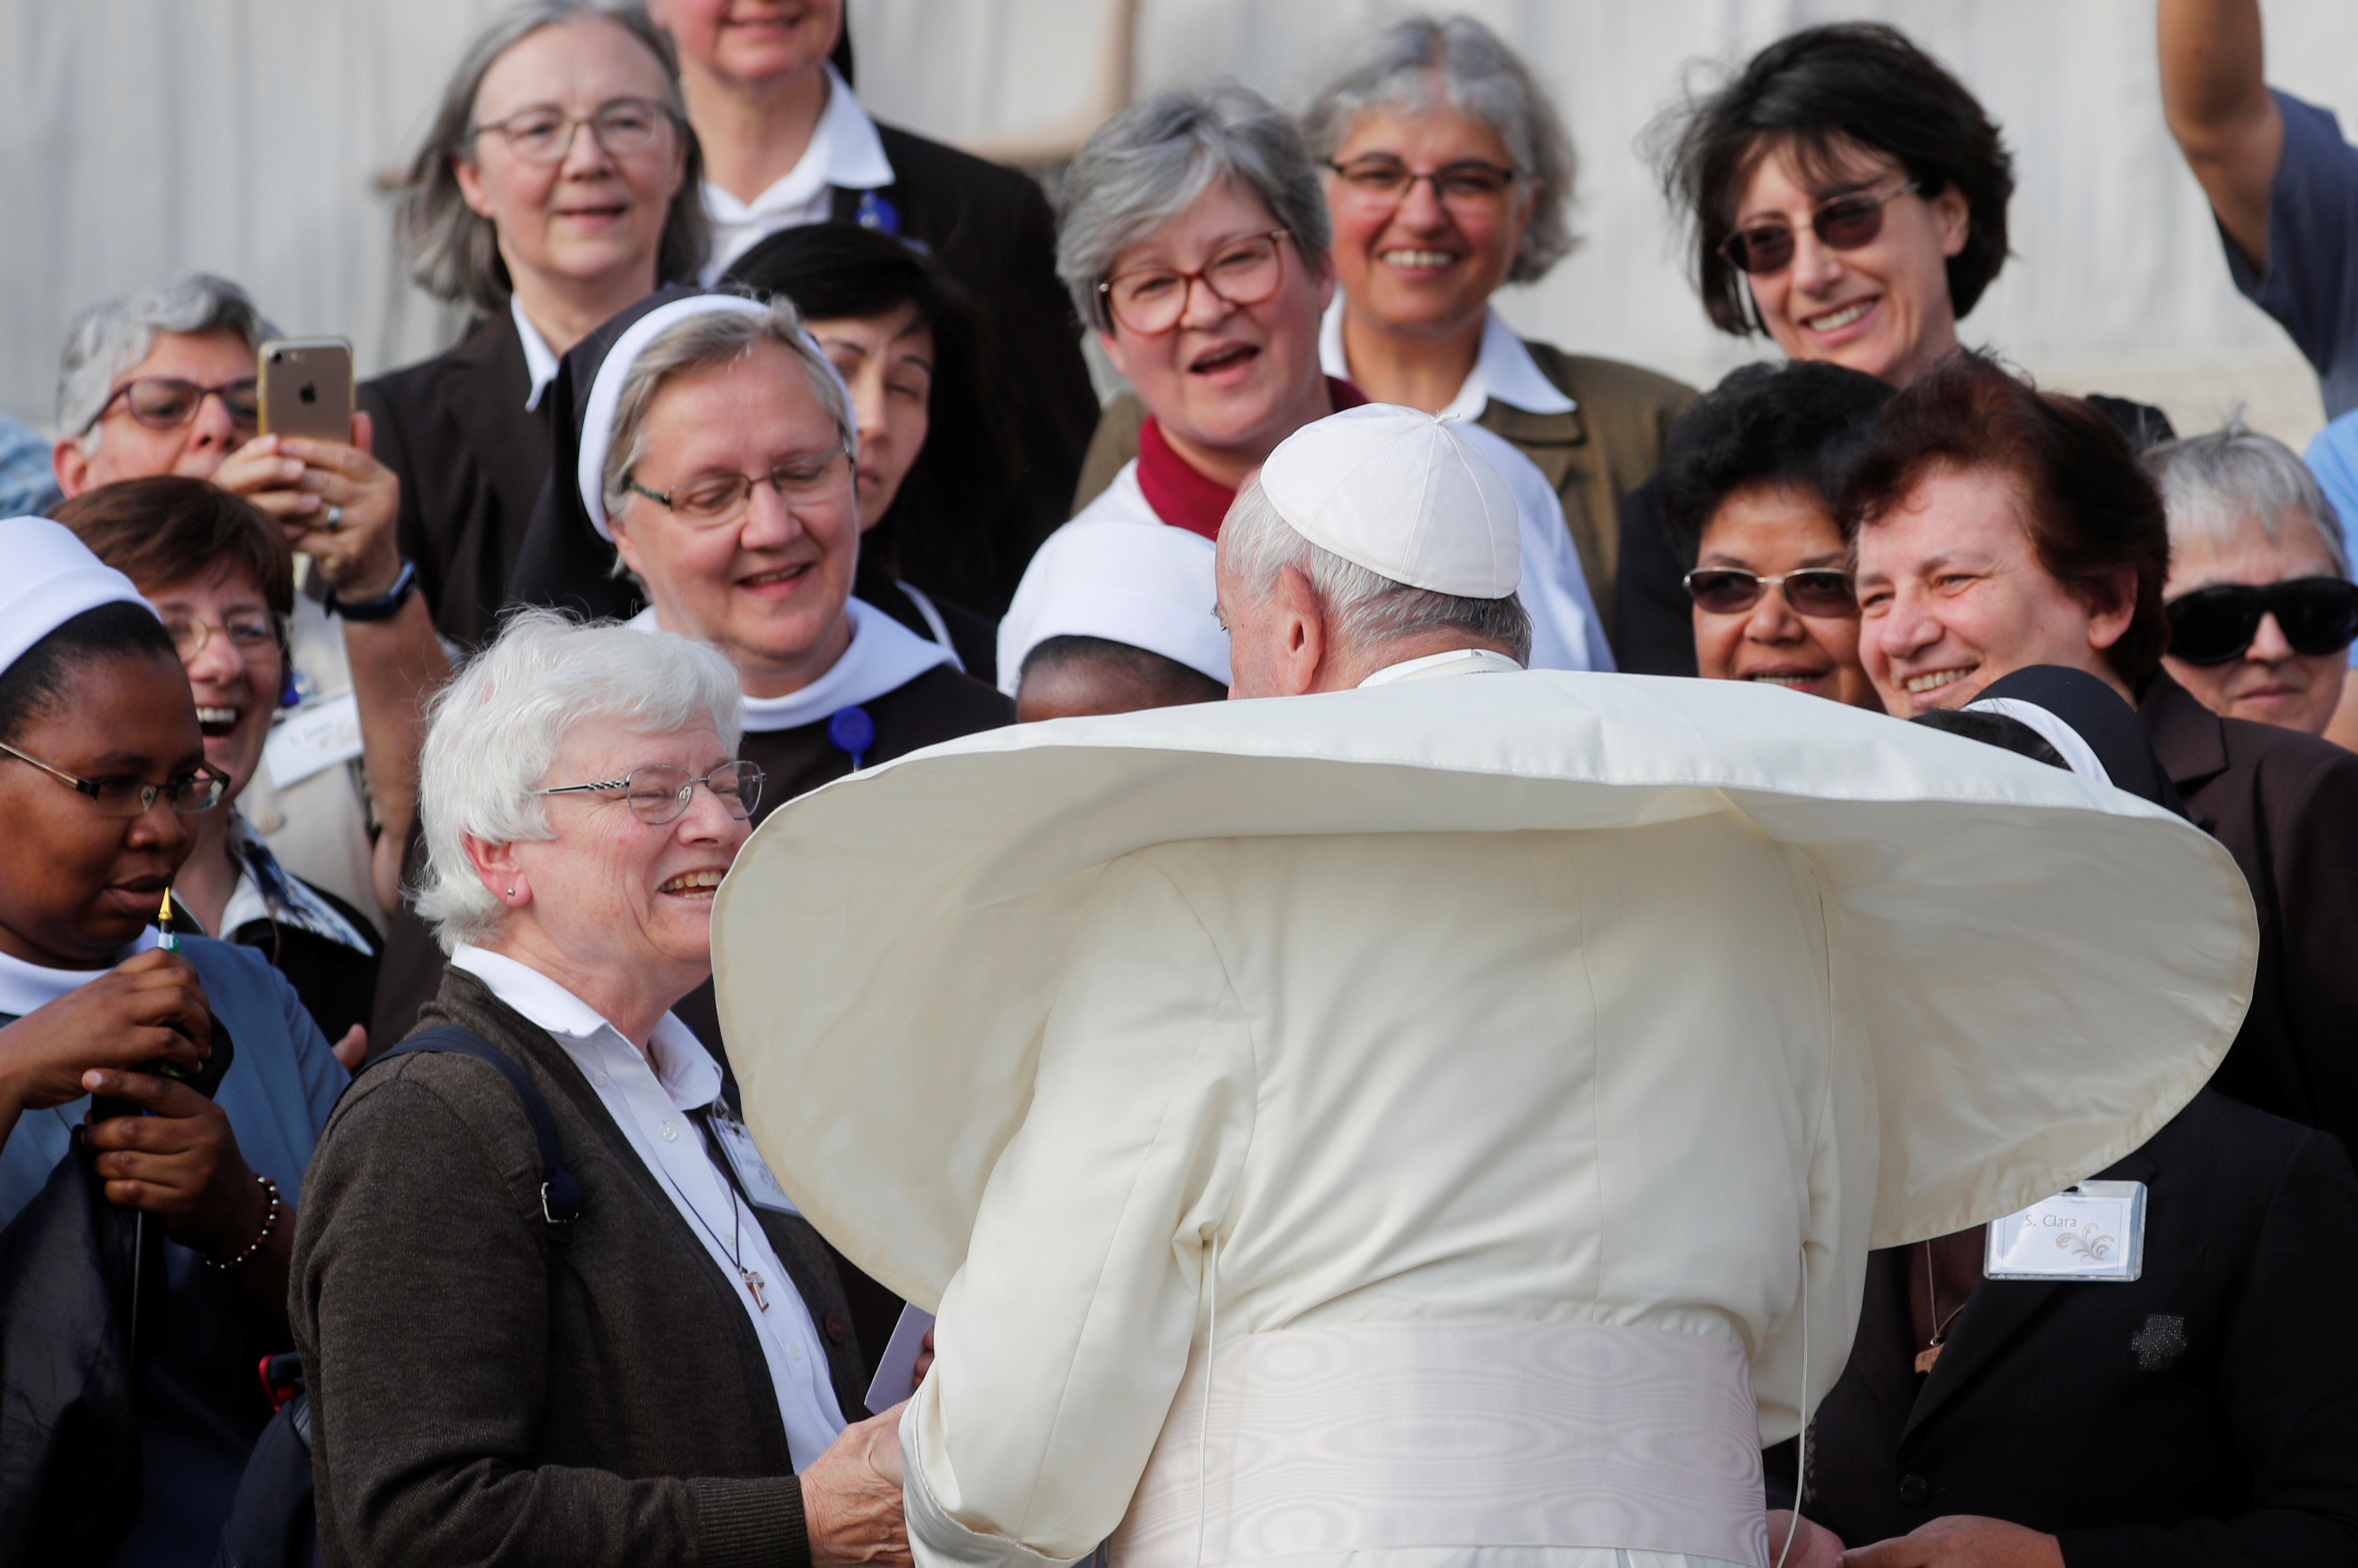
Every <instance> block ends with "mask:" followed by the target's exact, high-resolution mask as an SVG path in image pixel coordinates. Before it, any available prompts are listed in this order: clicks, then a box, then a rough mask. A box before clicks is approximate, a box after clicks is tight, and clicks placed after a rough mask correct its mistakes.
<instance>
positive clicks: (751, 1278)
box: [737, 1263, 770, 1312]
mask: <svg viewBox="0 0 2358 1568" xmlns="http://www.w3.org/2000/svg"><path fill="white" fill-rule="evenodd" d="M737 1271H738V1272H739V1273H740V1274H742V1275H743V1276H745V1293H746V1294H747V1295H749V1296H752V1298H753V1304H754V1305H755V1306H757V1307H760V1308H761V1309H762V1310H763V1312H767V1311H769V1310H770V1303H767V1302H765V1301H763V1299H762V1287H763V1283H764V1281H763V1278H762V1276H761V1275H759V1274H757V1273H755V1272H754V1271H752V1270H751V1269H748V1268H747V1267H745V1265H744V1264H742V1263H740V1264H738V1265H737Z"/></svg>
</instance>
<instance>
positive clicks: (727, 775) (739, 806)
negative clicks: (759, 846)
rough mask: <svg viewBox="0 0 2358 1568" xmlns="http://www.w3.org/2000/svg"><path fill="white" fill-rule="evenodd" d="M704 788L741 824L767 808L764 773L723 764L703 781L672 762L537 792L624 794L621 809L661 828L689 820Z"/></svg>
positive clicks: (747, 764) (750, 766) (745, 766)
mask: <svg viewBox="0 0 2358 1568" xmlns="http://www.w3.org/2000/svg"><path fill="white" fill-rule="evenodd" d="M698 784H702V785H703V786H704V787H705V788H706V789H708V790H710V791H711V792H712V798H713V799H715V800H717V801H719V803H720V807H721V809H722V810H724V811H726V812H728V813H729V815H730V816H732V817H734V818H735V819H736V820H738V821H740V822H742V821H744V820H745V819H746V818H747V817H749V816H752V815H753V808H754V807H755V806H759V805H761V803H762V770H761V769H760V768H757V767H755V766H754V765H753V764H752V763H751V762H723V763H722V764H721V765H720V766H719V767H717V768H715V769H713V770H712V771H711V772H710V773H707V774H705V775H704V776H703V777H702V778H698V777H696V776H695V775H694V774H692V773H689V772H688V771H687V769H686V768H676V767H673V766H672V765H671V764H670V763H668V762H650V763H648V764H647V765H646V766H645V767H644V768H633V769H632V770H631V771H630V772H629V773H625V774H624V775H623V776H622V777H621V778H618V779H606V780H603V781H602V782H600V783H598V784H560V785H558V786H557V788H555V789H536V790H534V791H533V792H532V793H533V794H535V795H612V794H615V793H617V792H619V793H620V794H621V795H622V804H623V805H625V806H629V807H630V808H631V815H632V816H635V817H637V818H638V819H639V820H640V821H642V822H644V823H646V824H647V825H648V826H650V827H662V826H663V825H664V824H665V823H666V822H676V821H678V820H679V819H680V818H681V817H682V816H687V803H688V800H689V798H690V797H691V796H693V795H695V793H696V786H697V785H698Z"/></svg>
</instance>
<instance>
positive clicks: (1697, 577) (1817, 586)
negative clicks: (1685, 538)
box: [1686, 567, 1858, 617]
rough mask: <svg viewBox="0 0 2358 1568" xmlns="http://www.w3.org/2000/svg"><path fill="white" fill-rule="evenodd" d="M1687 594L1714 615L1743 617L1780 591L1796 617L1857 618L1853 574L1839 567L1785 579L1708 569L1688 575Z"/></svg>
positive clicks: (1792, 574)
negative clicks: (1763, 598) (1767, 595)
mask: <svg viewBox="0 0 2358 1568" xmlns="http://www.w3.org/2000/svg"><path fill="white" fill-rule="evenodd" d="M1686 584H1687V594H1688V597H1690V598H1692V599H1693V600H1694V601H1695V605H1696V607H1697V608H1698V609H1701V610H1703V611H1706V612H1708V613H1710V614H1713V615H1741V614H1743V613H1744V612H1745V611H1747V610H1749V609H1751V608H1752V607H1753V606H1754V605H1756V604H1758V603H1759V602H1760V596H1761V595H1762V594H1764V593H1766V592H1768V590H1769V589H1772V588H1773V589H1778V590H1779V591H1780V592H1782V593H1783V594H1784V596H1785V602H1786V603H1788V604H1790V605H1791V606H1792V607H1793V612H1794V613H1795V614H1796V615H1818V616H1844V617H1848V616H1853V615H1856V614H1857V613H1858V589H1857V588H1856V586H1855V584H1854V583H1853V582H1852V581H1851V576H1850V573H1848V572H1846V571H1844V570H1842V569H1840V568H1835V567H1809V568H1803V569H1802V570H1801V571H1797V572H1787V573H1786V574H1785V575H1784V576H1782V577H1762V576H1761V575H1760V574H1759V573H1758V572H1748V571H1746V570H1744V569H1743V568H1739V567H1704V568H1699V569H1697V570H1694V571H1691V572H1689V573H1687V576H1686Z"/></svg>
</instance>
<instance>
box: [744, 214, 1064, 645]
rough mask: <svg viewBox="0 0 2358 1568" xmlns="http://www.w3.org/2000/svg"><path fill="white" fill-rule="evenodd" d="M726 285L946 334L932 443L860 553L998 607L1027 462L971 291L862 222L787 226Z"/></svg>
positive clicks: (948, 594) (809, 315) (958, 597)
mask: <svg viewBox="0 0 2358 1568" xmlns="http://www.w3.org/2000/svg"><path fill="white" fill-rule="evenodd" d="M726 281H728V282H733V283H738V284H741V285H743V286H744V287H747V288H750V289H752V290H753V291H755V292H756V293H759V294H764V295H769V294H783V295H784V296H785V297H787V298H789V299H791V300H793V301H794V302H795V308H797V309H799V310H801V312H802V313H803V319H805V320H806V321H811V320H818V321H823V320H827V319H842V318H848V317H874V316H882V315H884V314H886V313H888V312H890V311H893V310H897V309H899V308H901V307H902V306H903V305H907V304H914V305H915V306H916V308H917V317H918V319H920V320H922V321H923V322H925V325H926V326H927V327H929V328H931V329H932V330H933V334H934V380H933V392H932V394H931V396H930V398H929V400H928V402H927V405H926V413H927V416H928V421H927V427H926V432H925V449H924V450H922V451H920V452H919V453H918V454H917V459H916V461H915V462H914V463H913V464H911V465H910V468H909V473H908V477H907V478H906V479H904V480H903V481H902V482H901V492H900V493H899V494H898V495H896V496H894V497H893V499H892V508H891V509H890V510H889V511H887V512H886V513H885V514H884V515H883V516H882V517H881V518H879V519H878V520H877V522H876V524H875V525H874V526H873V527H871V528H869V529H867V530H866V531H865V532H864V533H863V534H862V535H860V556H861V558H862V560H863V561H867V560H874V561H876V562H877V563H879V564H880V565H882V566H883V567H885V568H887V569H889V570H890V572H891V573H892V576H894V577H897V578H901V579H905V580H907V581H909V582H912V583H914V584H915V585H916V586H917V587H919V588H921V589H925V591H926V592H927V593H930V594H933V595H935V596H936V597H938V598H943V599H947V600H953V601H955V602H957V603H958V604H963V605H990V604H992V603H995V602H996V601H997V594H996V591H995V589H994V587H993V585H994V584H995V583H996V581H997V580H998V575H999V566H1000V563H999V562H998V561H997V560H996V558H995V556H996V552H995V551H994V550H993V548H992V545H991V538H990V519H991V518H992V517H993V516H995V515H997V514H998V512H999V510H1000V508H1001V505H1002V504H1003V503H1004V502H1005V501H1006V499H1007V496H1008V494H1009V492H1011V490H1012V489H1013V488H1014V484H1015V479H1016V475H1017V473H1018V472H1019V471H1020V470H1021V466H1022V456H1021V453H1020V450H1019V448H1018V440H1017V437H1016V435H1015V430H1014V427H1013V425H1012V424H1011V421H1010V420H1009V418H1008V416H1007V409H1006V399H1005V398H1004V397H1003V396H999V397H995V396H993V395H991V393H990V387H991V386H992V384H993V381H994V376H993V373H992V366H993V361H994V358H995V350H994V345H993V343H992V341H991V338H990V324H989V322H988V321H987V320H986V319H984V317H983V315H982V313H981V312H980V311H979V310H977V309H976V308H974V305H973V302H972V301H971V299H970V298H969V297H968V295H967V293H966V291H965V290H964V289H963V288H961V287H959V286H958V284H957V282H956V281H955V280H954V279H952V278H951V277H950V276H949V275H948V274H947V273H946V272H945V271H944V270H943V268H942V266H941V264H940V263H938V262H936V260H935V259H934V258H933V257H932V256H931V255H930V254H925V253H924V252H921V251H919V250H917V249H915V248H914V246H912V245H910V244H909V243H906V242H905V241H903V240H899V239H896V238H894V237H893V236H892V235H891V234H888V233H885V232H882V231H881V230H876V229H863V228H861V227H860V226H859V225H857V224H853V223H806V224H803V225H801V226H799V227H795V228H791V229H783V230H781V231H779V232H777V233H774V234H772V235H771V236H770V237H769V238H767V239H765V240H763V242H762V243H760V244H758V245H755V246H754V247H753V248H752V250H750V251H747V252H746V253H745V254H743V255H742V256H741V257H739V258H738V260H737V261H736V262H735V263H734V264H732V265H730V268H729V272H728V275H727V278H726Z"/></svg>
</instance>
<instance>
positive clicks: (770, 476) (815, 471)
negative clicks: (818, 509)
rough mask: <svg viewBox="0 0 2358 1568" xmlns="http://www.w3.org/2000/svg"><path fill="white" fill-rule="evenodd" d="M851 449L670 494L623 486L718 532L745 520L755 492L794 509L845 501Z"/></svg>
mask: <svg viewBox="0 0 2358 1568" xmlns="http://www.w3.org/2000/svg"><path fill="white" fill-rule="evenodd" d="M851 465H852V457H851V449H850V448H849V447H840V448H838V449H835V450H832V451H828V452H822V453H816V454H813V455H810V456H806V457H800V458H791V459H788V460H786V461H784V462H782V463H780V464H779V465H778V466H777V467H775V468H773V469H772V470H770V471H769V472H767V473H765V474H759V475H756V474H743V473H708V474H699V475H698V476H697V477H696V478H694V479H689V480H682V481H680V482H679V483H677V484H676V485H673V486H672V487H671V488H670V489H669V490H649V489H648V488H647V487H646V486H645V485H644V484H641V483H640V482H639V481H637V480H635V479H627V480H624V481H622V488H623V489H625V490H627V491H629V492H631V493H632V494H633V495H644V496H645V497H646V498H647V499H648V500H649V501H652V502H654V503H656V504H657V505H659V506H663V507H666V508H668V509H669V510H670V512H671V514H672V515H673V516H675V517H677V518H678V519H680V521H682V522H684V523H689V524H694V525H695V526H697V527H699V528H716V527H719V525H720V524H723V523H730V522H734V521H735V520H736V519H738V518H739V517H741V516H743V515H744V514H745V508H746V507H747V506H749V505H750V504H752V500H753V487H754V486H755V485H757V484H766V485H768V486H770V487H771V488H772V489H773V490H775V491H776V492H778V498H779V499H780V500H781V501H784V503H786V504H787V505H788V506H789V507H795V506H817V505H821V504H823V503H827V502H829V501H834V500H838V499H839V498H840V497H841V496H842V495H843V493H844V492H846V491H847V490H849V488H850V485H851V477H852V472H853V470H852V466H851Z"/></svg>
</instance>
